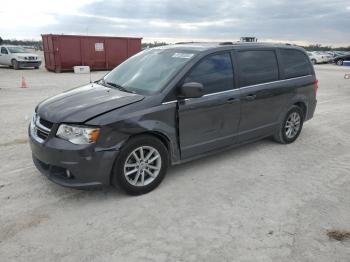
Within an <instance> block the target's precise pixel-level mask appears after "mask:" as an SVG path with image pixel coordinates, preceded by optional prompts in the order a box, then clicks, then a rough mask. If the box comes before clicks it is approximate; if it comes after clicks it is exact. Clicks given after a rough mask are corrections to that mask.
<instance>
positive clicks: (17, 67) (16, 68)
mask: <svg viewBox="0 0 350 262" xmlns="http://www.w3.org/2000/svg"><path fill="white" fill-rule="evenodd" d="M11 64H12V67H13V69H15V70H18V69H19V64H18V62H17V60H15V59H13V60H12V61H11Z"/></svg>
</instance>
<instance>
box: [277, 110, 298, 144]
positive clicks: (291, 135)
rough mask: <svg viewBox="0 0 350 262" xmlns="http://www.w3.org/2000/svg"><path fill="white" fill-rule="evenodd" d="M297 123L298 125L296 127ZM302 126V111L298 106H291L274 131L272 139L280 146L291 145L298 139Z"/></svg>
mask: <svg viewBox="0 0 350 262" xmlns="http://www.w3.org/2000/svg"><path fill="white" fill-rule="evenodd" d="M294 117H296V118H294ZM293 119H294V120H297V119H299V122H298V121H295V122H294V121H293ZM297 123H299V124H298V125H297ZM303 124H304V112H303V110H302V109H301V108H300V107H298V106H292V107H291V109H289V110H288V112H287V114H286V116H285V117H284V119H283V121H282V123H281V124H280V126H279V128H278V129H277V130H276V133H275V135H274V137H273V138H274V140H275V141H276V142H279V143H281V144H290V143H293V142H294V141H295V140H297V138H298V137H299V135H300V132H301V130H302V128H303ZM288 126H289V128H288ZM296 128H297V130H296Z"/></svg>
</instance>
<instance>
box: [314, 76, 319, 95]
mask: <svg viewBox="0 0 350 262" xmlns="http://www.w3.org/2000/svg"><path fill="white" fill-rule="evenodd" d="M317 89H318V80H317V79H316V80H315V82H314V91H315V96H316V95H317Z"/></svg>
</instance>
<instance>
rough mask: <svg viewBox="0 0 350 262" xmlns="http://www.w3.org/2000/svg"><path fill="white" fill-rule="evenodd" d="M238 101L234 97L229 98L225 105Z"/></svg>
mask: <svg viewBox="0 0 350 262" xmlns="http://www.w3.org/2000/svg"><path fill="white" fill-rule="evenodd" d="M236 101H238V98H235V97H230V98H228V99H227V100H226V103H227V104H232V103H234V102H236Z"/></svg>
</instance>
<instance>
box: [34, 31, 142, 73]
mask: <svg viewBox="0 0 350 262" xmlns="http://www.w3.org/2000/svg"><path fill="white" fill-rule="evenodd" d="M41 36H42V39H43V47H44V57H45V67H46V69H47V70H49V71H55V72H57V73H59V72H62V71H72V70H73V67H74V66H90V69H91V70H110V69H113V68H114V67H116V66H117V65H119V64H121V63H122V62H123V61H125V60H126V59H127V58H129V57H130V56H132V55H134V54H136V53H138V52H140V51H141V40H142V38H135V37H112V36H84V35H53V34H47V35H41Z"/></svg>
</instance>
